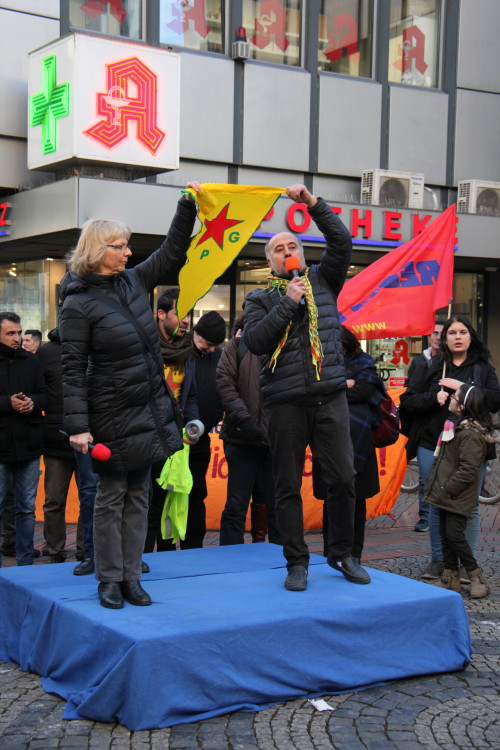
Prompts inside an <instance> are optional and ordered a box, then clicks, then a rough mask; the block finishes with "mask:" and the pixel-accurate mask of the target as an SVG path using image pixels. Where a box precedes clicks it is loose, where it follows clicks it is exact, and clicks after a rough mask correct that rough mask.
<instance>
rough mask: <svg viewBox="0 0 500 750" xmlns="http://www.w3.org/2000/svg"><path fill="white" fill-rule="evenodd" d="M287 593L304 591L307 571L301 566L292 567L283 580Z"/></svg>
mask: <svg viewBox="0 0 500 750" xmlns="http://www.w3.org/2000/svg"><path fill="white" fill-rule="evenodd" d="M285 588H286V589H288V591H305V590H306V588H307V570H306V569H305V567H304V566H303V565H292V567H291V568H290V570H289V571H288V575H287V577H286V580H285Z"/></svg>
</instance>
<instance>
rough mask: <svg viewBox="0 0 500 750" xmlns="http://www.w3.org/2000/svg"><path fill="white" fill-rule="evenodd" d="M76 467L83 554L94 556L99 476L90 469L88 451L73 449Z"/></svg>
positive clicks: (90, 463)
mask: <svg viewBox="0 0 500 750" xmlns="http://www.w3.org/2000/svg"><path fill="white" fill-rule="evenodd" d="M75 458H76V464H77V467H78V498H79V500H80V522H81V527H82V537H83V556H84V557H94V505H95V497H96V492H97V483H98V481H99V477H98V476H97V474H94V472H93V471H92V461H91V458H90V454H89V453H85V454H84V453H80V451H75Z"/></svg>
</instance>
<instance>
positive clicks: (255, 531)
mask: <svg viewBox="0 0 500 750" xmlns="http://www.w3.org/2000/svg"><path fill="white" fill-rule="evenodd" d="M250 518H251V519H252V531H251V533H252V542H265V541H266V534H267V508H266V506H265V505H257V504H256V503H252V504H251V506H250Z"/></svg>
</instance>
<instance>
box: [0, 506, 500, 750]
mask: <svg viewBox="0 0 500 750" xmlns="http://www.w3.org/2000/svg"><path fill="white" fill-rule="evenodd" d="M417 506H418V503H417V500H416V496H415V495H412V494H405V493H401V494H400V496H399V498H398V501H397V503H396V505H395V507H394V509H393V511H392V514H391V515H390V516H381V517H379V518H376V519H371V520H370V521H368V523H367V535H366V544H365V554H364V557H363V560H364V563H365V564H366V565H367V566H368V567H373V568H379V569H381V570H385V571H388V572H390V573H396V574H398V575H403V576H407V577H409V578H414V579H418V578H419V576H420V574H421V572H422V571H423V569H424V568H425V567H426V565H427V563H428V561H429V554H428V553H429V537H428V534H417V533H415V532H414V531H413V525H414V523H415V521H416V520H417ZM499 529H500V504H497V505H488V506H486V505H482V506H481V536H480V542H479V548H478V559H479V562H480V564H481V565H482V567H483V570H484V573H485V576H486V578H487V580H488V583H489V585H490V588H491V590H490V594H489V596H488V597H487V598H486V599H481V600H476V601H472V600H470V598H469V593H468V590H469V589H468V587H466V586H464V588H463V598H464V602H465V606H466V609H467V613H468V617H469V623H470V629H471V634H472V641H473V646H474V655H473V658H472V663H471V664H470V665H469V667H467V669H465V670H464V671H460V672H453V673H447V674H439V675H429V676H424V677H417V678H412V679H405V680H399V681H396V682H392V683H390V684H387V685H382V686H380V687H375V688H371V689H368V690H364V691H362V692H356V693H344V694H342V695H335V696H330V695H325V696H324V699H325V700H326V701H327V702H328V704H329V705H330V706H331V707H332V710H331V711H324V712H320V711H318V710H316V709H315V708H313V706H312V705H311V704H310V703H309V702H308V701H307V700H294V701H290V702H288V703H283V704H279V705H276V706H273V707H272V708H268V709H265V710H263V711H260V712H257V713H245V712H241V711H240V712H236V713H232V714H226V715H224V716H220V717H217V718H214V719H209V720H206V721H200V722H196V723H192V724H184V725H180V726H177V727H172V728H168V729H154V730H148V731H140V732H131V731H129V730H128V729H126V728H125V727H123V726H120V725H119V724H103V723H100V722H94V721H66V720H63V719H62V715H63V711H64V708H65V705H66V704H65V702H64V701H63V700H61V699H60V698H58V697H57V696H54V695H49V694H47V693H45V692H44V690H43V689H42V687H41V685H40V678H39V676H38V675H36V674H28V673H25V672H22V671H21V670H20V669H19V667H18V666H17V665H16V664H12V663H5V662H1V661H0V750H28V749H29V750H50V749H52V748H54V749H56V750H104V749H105V750H169V749H171V750H174V749H175V750H191V749H193V750H194V748H202V749H203V750H226V749H227V750H250V749H251V748H259V750H295V749H296V750H328V749H329V748H335V749H338V750H358V749H359V750H364V749H365V748H366V749H367V750H394V748H396V750H417V748H443V749H444V750H451V749H452V748H461V749H462V748H463V750H468V749H469V748H480V749H481V750H485V749H487V748H494V749H495V750H498V749H499V748H500V670H499V662H500V656H499V654H500V648H499V646H500V574H499V563H500V555H499V550H500V545H499V543H498V542H499ZM74 539H75V530H74V527H69V529H68V542H67V546H68V552H69V557H68V559H69V560H71V559H73V560H74ZM307 539H308V544H309V547H310V549H311V552H316V553H319V554H320V553H321V546H322V541H321V535H320V534H319V533H318V532H315V531H311V532H308V533H307ZM35 541H36V542H37V546H41V543H42V530H41V525H40V524H37V532H36V537H35ZM217 542H218V535H217V534H216V533H215V532H211V533H208V535H207V540H206V543H207V545H212V544H217ZM72 545H73V548H71V547H72ZM172 554H173V553H172ZM72 555H73V557H72ZM14 562H15V561H13V560H12V559H8V558H6V559H4V564H7V565H9V564H10V565H12V564H13V563H14ZM46 562H47V558H41V559H40V561H37V564H45V563H46ZM65 564H71V563H70V562H67V563H65ZM144 580H145V581H146V578H145V579H144ZM146 588H147V587H146ZM429 627H432V623H429ZM388 637H389V638H390V623H388ZM367 648H369V644H367ZM256 658H258V657H257V656H256ZM291 658H293V655H291ZM360 658H362V655H360ZM166 679H168V673H166Z"/></svg>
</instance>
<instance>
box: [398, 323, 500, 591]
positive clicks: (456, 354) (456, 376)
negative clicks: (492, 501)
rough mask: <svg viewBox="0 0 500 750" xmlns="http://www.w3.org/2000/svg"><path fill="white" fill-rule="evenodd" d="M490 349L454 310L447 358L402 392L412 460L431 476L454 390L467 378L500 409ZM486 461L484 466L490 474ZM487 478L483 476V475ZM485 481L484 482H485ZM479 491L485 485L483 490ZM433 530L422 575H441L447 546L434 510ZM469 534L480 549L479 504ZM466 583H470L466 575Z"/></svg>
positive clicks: (445, 336)
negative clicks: (409, 426)
mask: <svg viewBox="0 0 500 750" xmlns="http://www.w3.org/2000/svg"><path fill="white" fill-rule="evenodd" d="M489 360H490V354H489V351H488V349H487V348H486V347H485V346H484V344H483V342H482V341H481V340H480V339H479V338H478V336H477V333H476V331H475V330H474V328H473V327H472V325H471V323H470V321H469V320H468V319H467V318H466V317H465V316H463V315H459V314H456V315H452V316H451V318H449V320H447V321H446V323H445V325H444V327H443V330H442V331H441V359H440V360H438V361H437V362H436V364H435V365H433V366H432V367H431V368H426V370H418V371H416V372H415V374H414V375H413V376H412V378H411V379H410V381H409V383H408V387H407V389H406V392H405V393H403V394H402V396H401V404H403V406H404V408H405V409H406V410H407V412H409V413H410V414H411V416H412V418H413V420H412V425H411V430H410V437H409V439H408V443H407V446H406V450H407V455H408V459H411V458H413V457H414V456H415V455H416V456H417V460H418V464H419V468H420V471H421V473H422V475H423V477H424V481H426V480H427V477H428V476H429V472H430V470H431V467H432V464H433V461H434V449H435V447H436V444H437V441H438V438H439V435H440V434H441V431H442V429H443V426H444V423H445V420H446V419H447V417H448V412H449V405H450V395H451V394H452V393H454V392H455V391H456V389H457V388H459V387H460V386H461V385H463V384H464V383H467V384H470V385H475V386H476V387H478V388H480V389H481V391H482V393H483V395H484V397H485V401H486V405H487V408H488V410H489V411H490V412H496V411H498V409H499V408H500V386H499V383H498V378H497V375H496V373H495V370H494V368H493V366H492V365H491V363H490V361H489ZM485 470H486V462H484V464H483V467H482V469H481V471H482V474H483V476H484V471H485ZM481 481H482V477H481ZM479 486H481V483H480V485H479ZM478 491H479V490H478ZM429 532H430V541H431V556H432V559H431V563H430V565H429V566H428V567H427V568H426V569H425V570H424V572H423V574H422V578H428V579H433V578H438V576H439V575H440V574H441V573H442V571H443V568H444V566H443V551H442V546H441V537H440V534H439V514H438V512H437V510H436V509H435V508H432V507H431V509H430V514H429ZM466 536H467V539H468V542H469V545H470V547H471V549H472V552H473V554H475V551H476V546H477V540H478V537H479V507H478V504H477V503H476V506H475V507H474V508H473V511H472V519H471V520H469V521H468V523H467V528H466ZM462 582H465V583H467V582H468V580H467V579H466V577H465V576H463V577H462Z"/></svg>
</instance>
